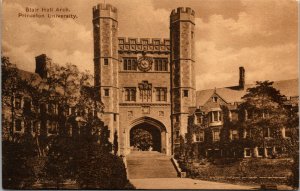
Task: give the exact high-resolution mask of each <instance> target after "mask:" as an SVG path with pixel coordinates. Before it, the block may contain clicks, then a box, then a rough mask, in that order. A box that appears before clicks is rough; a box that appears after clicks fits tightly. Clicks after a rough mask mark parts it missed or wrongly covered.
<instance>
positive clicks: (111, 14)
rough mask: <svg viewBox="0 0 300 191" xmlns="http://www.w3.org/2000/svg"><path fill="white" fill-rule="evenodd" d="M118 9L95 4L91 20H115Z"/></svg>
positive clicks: (107, 5) (108, 5)
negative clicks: (100, 18)
mask: <svg viewBox="0 0 300 191" xmlns="http://www.w3.org/2000/svg"><path fill="white" fill-rule="evenodd" d="M117 13H118V9H117V8H116V7H114V6H112V5H110V4H103V3H100V4H97V5H96V6H94V7H93V18H94V19H95V18H98V17H107V18H112V19H114V20H117Z"/></svg>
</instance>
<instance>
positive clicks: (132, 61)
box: [123, 58, 137, 71]
mask: <svg viewBox="0 0 300 191" xmlns="http://www.w3.org/2000/svg"><path fill="white" fill-rule="evenodd" d="M123 64H124V70H132V71H135V70H136V68H137V59H136V58H123Z"/></svg>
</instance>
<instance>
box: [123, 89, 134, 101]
mask: <svg viewBox="0 0 300 191" xmlns="http://www.w3.org/2000/svg"><path fill="white" fill-rule="evenodd" d="M135 100H136V88H125V101H135Z"/></svg>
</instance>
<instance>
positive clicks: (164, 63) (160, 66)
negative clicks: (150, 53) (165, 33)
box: [154, 58, 168, 71]
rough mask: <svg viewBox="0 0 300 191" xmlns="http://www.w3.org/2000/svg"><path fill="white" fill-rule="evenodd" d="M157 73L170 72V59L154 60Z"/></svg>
mask: <svg viewBox="0 0 300 191" xmlns="http://www.w3.org/2000/svg"><path fill="white" fill-rule="evenodd" d="M154 70H155V71H168V59H167V58H155V59H154Z"/></svg>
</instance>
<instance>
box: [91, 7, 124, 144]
mask: <svg viewBox="0 0 300 191" xmlns="http://www.w3.org/2000/svg"><path fill="white" fill-rule="evenodd" d="M93 33H94V76H95V87H96V88H98V90H99V94H100V96H101V101H102V102H103V104H104V107H105V108H104V113H103V116H102V120H103V121H104V123H105V124H106V125H108V127H109V130H110V140H111V141H112V140H113V135H114V131H115V130H118V127H119V103H118V99H119V95H118V67H119V61H118V13H117V9H116V8H115V7H113V6H111V5H109V4H98V5H97V6H94V7H93ZM118 133H119V132H118Z"/></svg>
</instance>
